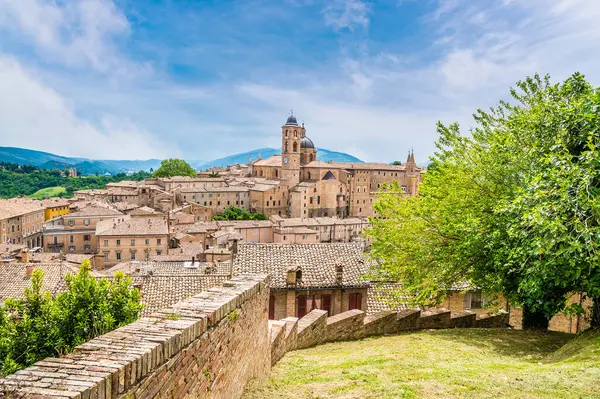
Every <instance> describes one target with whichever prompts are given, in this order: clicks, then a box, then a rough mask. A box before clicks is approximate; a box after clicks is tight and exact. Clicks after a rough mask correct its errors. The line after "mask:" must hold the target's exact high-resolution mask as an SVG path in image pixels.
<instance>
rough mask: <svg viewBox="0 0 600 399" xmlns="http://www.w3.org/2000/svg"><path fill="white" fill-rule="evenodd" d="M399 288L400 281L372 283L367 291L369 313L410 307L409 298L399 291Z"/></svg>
mask: <svg viewBox="0 0 600 399" xmlns="http://www.w3.org/2000/svg"><path fill="white" fill-rule="evenodd" d="M399 289H400V285H399V284H398V283H371V286H370V287H369V290H368V291H367V314H369V315H372V314H377V313H379V312H383V311H386V310H392V311H398V310H404V309H409V305H408V301H407V298H406V297H405V296H402V295H401V294H400V293H399Z"/></svg>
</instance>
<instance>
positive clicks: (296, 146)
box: [294, 141, 298, 152]
mask: <svg viewBox="0 0 600 399" xmlns="http://www.w3.org/2000/svg"><path fill="white" fill-rule="evenodd" d="M296 151H298V143H296V142H295V141H294V152H296Z"/></svg>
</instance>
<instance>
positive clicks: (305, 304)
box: [296, 295, 331, 318]
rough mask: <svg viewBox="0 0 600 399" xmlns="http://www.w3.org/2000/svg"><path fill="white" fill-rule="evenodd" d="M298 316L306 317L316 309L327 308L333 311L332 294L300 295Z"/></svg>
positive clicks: (328, 311) (329, 311)
mask: <svg viewBox="0 0 600 399" xmlns="http://www.w3.org/2000/svg"><path fill="white" fill-rule="evenodd" d="M296 304H297V311H296V314H297V316H296V317H299V318H300V317H304V316H306V315H307V314H308V313H310V312H311V311H312V310H314V309H321V310H326V311H327V314H328V315H329V314H330V313H331V295H299V296H298V297H297V299H296Z"/></svg>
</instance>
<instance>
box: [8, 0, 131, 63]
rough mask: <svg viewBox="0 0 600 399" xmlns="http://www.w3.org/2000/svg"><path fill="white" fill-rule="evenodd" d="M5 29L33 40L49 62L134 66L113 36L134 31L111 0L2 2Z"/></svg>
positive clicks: (20, 0)
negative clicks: (120, 50) (123, 53)
mask: <svg viewBox="0 0 600 399" xmlns="http://www.w3.org/2000/svg"><path fill="white" fill-rule="evenodd" d="M0 28H4V29H5V30H6V31H8V32H10V33H12V34H14V35H16V36H18V37H25V38H27V39H28V40H30V41H31V43H32V45H33V46H34V48H35V49H36V50H37V52H38V53H39V54H40V55H42V56H43V57H45V58H46V59H48V60H49V61H52V62H55V63H60V64H66V65H67V66H70V67H91V68H93V69H94V70H96V71H100V72H115V71H117V72H122V71H123V70H126V69H128V68H131V67H132V66H131V65H128V64H129V63H128V62H127V61H126V60H125V59H124V58H123V57H121V56H120V55H119V53H118V51H117V49H116V46H115V44H114V43H113V41H114V39H115V38H117V37H120V36H124V35H127V34H128V33H129V28H130V27H129V22H128V21H127V18H126V17H125V15H123V13H122V12H121V11H120V10H119V9H118V8H117V7H116V6H115V4H114V3H113V1H112V0H77V1H68V2H57V1H55V0H3V1H2V2H1V3H0Z"/></svg>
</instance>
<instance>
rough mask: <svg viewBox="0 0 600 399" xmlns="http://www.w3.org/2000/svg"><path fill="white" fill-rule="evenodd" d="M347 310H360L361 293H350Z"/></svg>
mask: <svg viewBox="0 0 600 399" xmlns="http://www.w3.org/2000/svg"><path fill="white" fill-rule="evenodd" d="M348 302H349V303H348V310H352V309H358V310H361V308H362V294H361V293H360V292H356V293H353V294H350V298H349V301H348Z"/></svg>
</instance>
